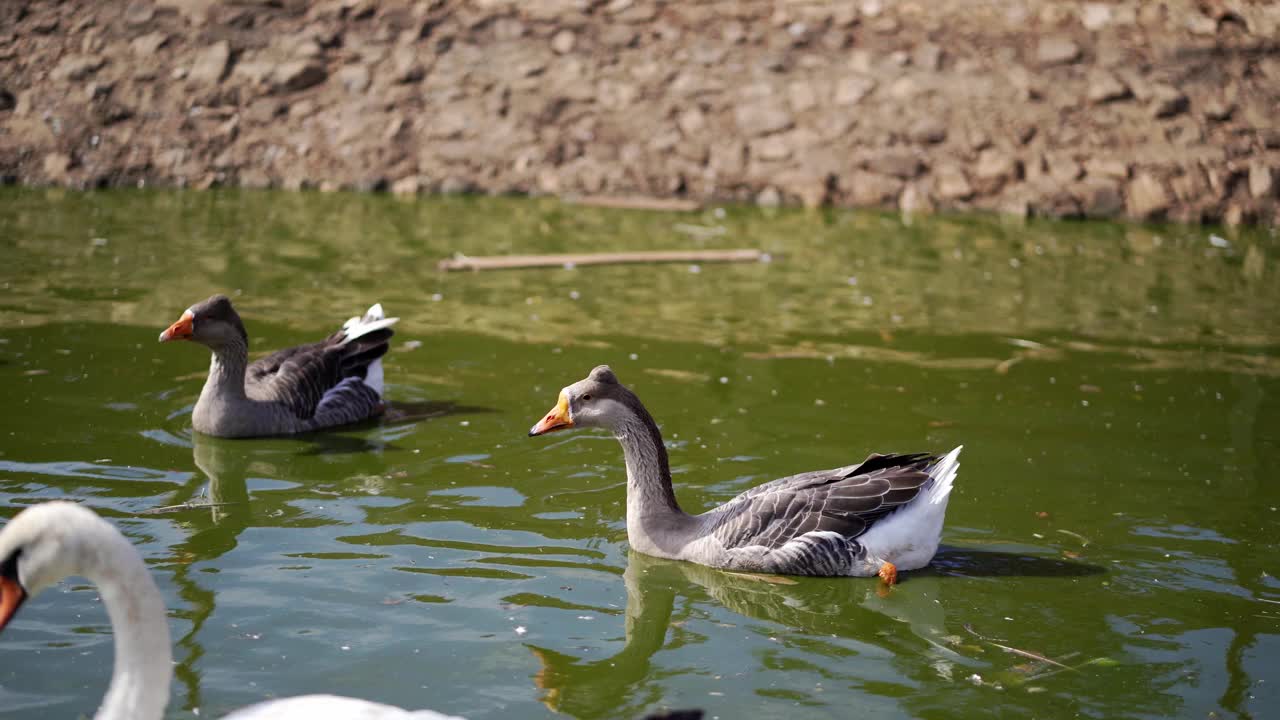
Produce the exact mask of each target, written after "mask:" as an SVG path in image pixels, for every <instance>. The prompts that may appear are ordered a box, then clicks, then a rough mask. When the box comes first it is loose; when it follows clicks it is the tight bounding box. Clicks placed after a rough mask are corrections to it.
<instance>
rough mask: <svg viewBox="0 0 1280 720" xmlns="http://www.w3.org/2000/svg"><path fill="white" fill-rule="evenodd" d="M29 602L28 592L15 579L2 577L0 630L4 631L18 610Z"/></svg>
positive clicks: (0, 584) (0, 588)
mask: <svg viewBox="0 0 1280 720" xmlns="http://www.w3.org/2000/svg"><path fill="white" fill-rule="evenodd" d="M26 600H27V591H26V590H23V589H22V585H21V584H19V583H18V581H17V580H14V579H13V578H8V577H3V576H0V630H3V629H4V627H5V626H6V625H8V624H9V621H10V620H12V619H13V616H14V615H17V614H18V608H20V607H22V603H24V602H26Z"/></svg>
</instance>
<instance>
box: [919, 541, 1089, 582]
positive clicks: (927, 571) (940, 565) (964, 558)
mask: <svg viewBox="0 0 1280 720" xmlns="http://www.w3.org/2000/svg"><path fill="white" fill-rule="evenodd" d="M1106 571H1107V569H1106V568H1105V567H1102V566H1101V565H1090V564H1089V563H1083V562H1078V561H1073V560H1063V559H1061V558H1053V557H1040V556H1037V555H1024V554H1022V553H1011V552H1003V551H999V550H978V549H975V548H967V547H952V546H948V545H943V546H941V547H939V548H938V554H937V555H934V556H933V562H931V563H930V564H929V567H927V568H924V569H921V570H915V571H913V572H909V573H903V574H901V575H900V576H899V581H902V582H910V581H911V579H912V578H919V577H929V576H939V575H943V576H946V575H950V576H958V577H1084V576H1086V575H1101V574H1103V573H1105V572H1106Z"/></svg>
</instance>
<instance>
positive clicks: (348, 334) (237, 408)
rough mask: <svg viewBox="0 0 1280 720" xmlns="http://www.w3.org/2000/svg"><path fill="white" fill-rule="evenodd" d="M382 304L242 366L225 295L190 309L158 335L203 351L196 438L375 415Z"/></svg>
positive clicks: (243, 350)
mask: <svg viewBox="0 0 1280 720" xmlns="http://www.w3.org/2000/svg"><path fill="white" fill-rule="evenodd" d="M398 319H399V318H389V317H385V316H384V315H383V312H382V305H381V304H376V305H374V306H373V307H371V308H369V310H368V312H366V313H365V314H364V315H363V316H357V317H353V318H351V319H350V320H348V321H347V322H346V323H344V324H343V326H342V328H341V329H339V330H338V331H337V332H335V333H333V334H332V335H330V336H329V337H327V338H325V339H324V340H321V341H320V342H316V343H311V344H308V345H299V346H297V347H291V348H286V349H284V350H279V351H277V352H274V353H271V354H270V355H268V356H266V357H264V358H261V359H259V360H255V361H254V362H252V363H250V362H249V334H248V333H247V332H245V329H244V323H243V322H241V320H240V316H239V315H238V314H237V313H236V311H235V308H234V307H232V306H231V301H230V300H229V299H227V297H226V296H224V295H214V296H213V297H211V298H209V299H208V300H205V301H204V302H201V303H197V304H196V305H192V306H191V307H190V308H188V309H187V310H186V311H185V312H183V313H182V317H180V318H179V319H178V320H177V322H175V323H173V324H172V325H170V326H169V328H168V329H166V330H165V331H164V332H162V333H160V342H169V341H173V340H190V341H192V342H196V343H199V344H201V345H204V346H205V347H207V348H209V350H211V351H212V352H213V361H212V362H211V363H210V365H209V378H208V380H206V381H205V384H204V389H203V390H201V391H200V399H199V400H197V401H196V406H195V409H194V410H193V411H192V413H191V425H192V427H193V428H195V430H197V431H198V432H202V433H204V434H206V435H214V436H217V437H260V436H265V435H288V434H292V433H299V432H308V431H311V430H320V429H323V428H328V427H334V426H337V425H346V424H349V423H354V422H359V421H361V420H365V419H367V418H370V417H374V416H376V415H379V414H381V412H382V411H383V409H384V406H383V403H382V391H383V377H382V360H381V358H382V356H383V355H385V354H386V352H387V350H388V349H389V347H390V346H389V344H388V341H389V340H390V339H391V335H392V330H391V326H392V325H393V324H395V322H396V321H397V320H398Z"/></svg>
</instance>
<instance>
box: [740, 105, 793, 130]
mask: <svg viewBox="0 0 1280 720" xmlns="http://www.w3.org/2000/svg"><path fill="white" fill-rule="evenodd" d="M733 116H734V120H735V121H736V122H737V124H738V129H739V130H741V131H742V132H743V134H744V135H746V136H747V137H759V136H761V135H768V134H769V133H775V132H780V131H782V130H786V129H787V128H789V127H791V126H792V124H793V123H794V120H793V119H792V117H791V113H790V112H788V111H787V110H786V109H785V108H783V107H780V106H779V105H775V104H771V103H770V102H768V101H765V102H757V103H755V104H751V105H739V106H738V108H737V109H736V110H735V111H734V115H733Z"/></svg>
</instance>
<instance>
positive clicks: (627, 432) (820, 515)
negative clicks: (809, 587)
mask: <svg viewBox="0 0 1280 720" xmlns="http://www.w3.org/2000/svg"><path fill="white" fill-rule="evenodd" d="M580 427H587V428H603V429H605V430H609V431H611V432H612V433H613V435H614V437H616V438H617V439H618V442H620V443H621V444H622V455H623V459H624V461H625V464H626V468H627V542H628V543H630V545H631V547H632V548H633V549H635V550H638V551H640V552H643V553H646V554H648V555H656V556H658V557H662V558H668V559H672V560H688V561H690V562H694V563H699V564H702V565H710V566H712V567H717V568H724V569H728V570H739V571H747V572H760V573H772V574H779V575H821V576H857V577H869V576H873V575H878V576H880V578H881V579H882V580H883V581H884V582H885V584H887V585H893V584H894V583H896V582H897V580H898V571H899V570H917V569H920V568H923V567H925V566H926V565H928V564H929V561H930V560H932V559H933V555H934V553H935V552H937V549H938V541H939V540H940V539H941V536H942V523H943V519H944V516H945V515H946V511H947V499H948V497H949V496H950V493H951V487H952V484H953V482H954V481H955V477H956V472H957V470H958V469H959V467H960V463H959V457H960V450H961V448H962V447H963V446H961V447H957V448H956V449H954V450H952V451H951V452H949V453H947V454H946V455H945V456H937V455H930V454H926V453H912V454H907V455H897V454H894V455H880V454H873V455H870V456H869V457H867V459H866V460H863V461H862V462H861V463H858V464H856V465H847V466H845V467H839V468H834V469H831V470H817V471H813V472H806V473H801V474H799V475H792V476H790V477H784V478H781V479H779V480H774V481H772V482H768V483H765V484H763V485H760V486H757V487H754V488H752V489H750V490H747V491H746V492H744V493H742V494H741V495H738V496H737V497H735V498H733V499H732V500H730V501H729V502H727V503H725V504H723V505H721V506H719V507H716V508H712V509H711V510H708V511H707V512H705V513H702V514H701V515H690V514H688V513H686V512H684V511H683V510H681V509H680V505H679V504H678V503H677V502H676V496H675V491H674V490H673V489H672V486H671V469H670V467H669V465H668V461H667V449H666V446H664V445H663V443H662V433H661V432H660V431H659V430H658V425H657V424H656V423H655V422H654V421H653V417H652V416H651V415H650V414H649V411H648V410H646V409H645V407H644V405H643V404H641V402H640V398H638V397H636V394H635V393H633V392H632V391H631V390H629V389H628V388H627V387H626V386H624V385H623V384H622V383H620V382H619V381H618V377H617V376H616V375H614V373H613V371H612V370H611V369H610V368H609V366H608V365H600V366H598V367H596V368H595V369H593V370H592V371H591V374H590V375H588V376H587V377H586V378H585V379H583V380H580V381H578V382H576V383H574V384H572V385H569V386H568V387H566V388H564V389H563V390H561V391H560V398H559V401H558V402H557V403H556V406H555V407H553V408H552V409H551V411H550V412H548V413H547V414H546V416H545V417H543V418H542V419H541V420H539V421H538V423H537V424H535V425H534V426H533V428H532V429H530V430H529V435H530V436H536V435H544V434H546V433H550V432H555V431H557V430H566V429H569V428H580Z"/></svg>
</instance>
